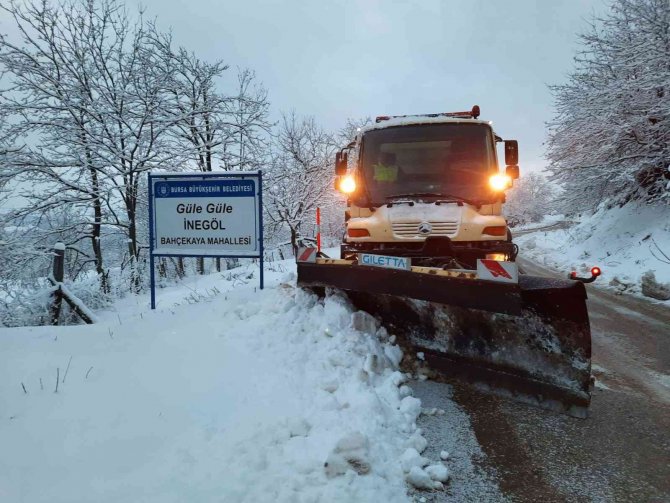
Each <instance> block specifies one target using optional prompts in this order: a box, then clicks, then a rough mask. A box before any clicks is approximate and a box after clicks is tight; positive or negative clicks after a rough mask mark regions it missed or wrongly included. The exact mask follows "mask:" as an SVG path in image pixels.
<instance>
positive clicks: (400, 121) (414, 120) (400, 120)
mask: <svg viewBox="0 0 670 503" xmlns="http://www.w3.org/2000/svg"><path fill="white" fill-rule="evenodd" d="M418 124H483V125H486V126H490V125H491V124H492V122H491V121H484V120H479V119H469V118H466V117H449V116H444V115H442V116H437V117H435V116H431V115H413V116H409V117H391V118H389V119H384V120H381V121H379V122H376V123H374V124H370V125H368V126H363V127H361V130H360V133H365V132H367V131H372V130H375V129H386V128H389V127H396V126H410V125H418Z"/></svg>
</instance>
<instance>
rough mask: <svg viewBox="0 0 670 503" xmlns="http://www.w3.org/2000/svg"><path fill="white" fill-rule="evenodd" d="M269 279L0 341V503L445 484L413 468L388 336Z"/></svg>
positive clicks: (415, 456)
mask: <svg viewBox="0 0 670 503" xmlns="http://www.w3.org/2000/svg"><path fill="white" fill-rule="evenodd" d="M256 272H257V271H256ZM252 274H253V271H252ZM226 275H228V276H227V279H228V280H227V281H226V280H225V278H226ZM280 277H281V275H280V274H274V275H273V274H270V281H269V282H270V283H271V287H270V288H267V289H266V290H264V291H259V290H257V288H256V287H255V286H254V285H253V282H252V281H253V280H252V281H247V283H246V284H242V283H243V281H240V278H242V279H244V278H246V276H239V275H238V276H237V277H234V275H231V273H225V274H214V275H211V276H208V277H205V278H200V279H198V281H199V283H198V287H197V290H195V289H193V288H188V287H175V288H171V289H166V290H161V291H160V292H159V308H158V309H157V310H156V311H154V312H150V311H147V310H146V307H145V303H146V298H139V299H138V298H130V299H127V300H125V301H120V302H119V303H118V304H117V307H116V309H117V310H118V312H107V313H101V318H102V321H101V323H99V324H96V325H93V326H74V327H36V328H18V329H0V414H1V417H0V446H2V447H1V448H0V501H8V502H9V501H30V502H41V501H45V502H46V501H48V502H50V503H54V502H90V501H96V502H104V501H110V502H112V501H113V502H117V501H144V502H147V501H156V502H162V503H165V502H172V501H174V502H176V501H180V502H183V501H193V502H204V501H235V502H243V501H248V502H266V501H267V502H270V501H273V502H274V501H285V502H298V501H300V502H308V501H314V502H316V501H329V502H332V501H347V502H349V501H357V502H359V501H370V502H372V501H374V502H378V501H386V502H393V501H406V500H407V498H408V496H407V486H406V484H405V480H406V478H409V480H410V481H411V482H413V483H415V484H417V485H420V486H422V487H426V488H439V487H440V486H441V484H440V483H439V482H438V481H444V480H446V478H447V477H448V473H447V472H446V470H445V469H444V468H443V467H441V465H440V464H439V463H438V464H437V465H434V466H433V467H432V468H430V469H425V470H424V468H423V467H424V466H425V465H426V464H427V463H428V460H426V459H425V458H422V457H421V456H420V452H421V451H422V450H423V448H425V440H424V439H423V438H422V437H421V435H420V431H417V429H416V425H415V420H416V418H417V416H418V415H419V413H420V410H421V407H420V402H419V400H417V399H415V398H413V397H411V396H409V395H410V394H411V390H409V388H408V387H407V386H405V385H403V383H404V380H405V376H404V375H403V374H401V373H400V372H399V371H398V370H397V365H398V362H399V361H400V359H401V357H402V353H401V351H400V349H399V348H398V347H397V346H396V345H394V344H393V342H392V338H389V337H388V334H386V332H385V331H384V330H383V329H379V328H378V327H377V326H376V325H375V323H374V321H373V320H372V319H369V318H366V316H367V315H364V314H363V313H354V311H353V310H352V308H351V306H350V305H349V304H348V303H347V302H346V301H345V300H344V299H343V298H341V297H339V296H337V295H331V296H328V297H327V298H326V299H325V300H319V299H318V298H317V297H316V296H314V295H312V294H309V293H306V292H304V291H302V290H299V289H296V288H294V287H292V286H290V283H289V284H284V283H280V280H279V279H280ZM247 279H249V278H247ZM293 284H294V282H293ZM352 318H354V322H352ZM361 321H362V322H361ZM354 326H356V327H357V328H358V329H356V328H354ZM366 327H367V328H366ZM57 379H58V382H57Z"/></svg>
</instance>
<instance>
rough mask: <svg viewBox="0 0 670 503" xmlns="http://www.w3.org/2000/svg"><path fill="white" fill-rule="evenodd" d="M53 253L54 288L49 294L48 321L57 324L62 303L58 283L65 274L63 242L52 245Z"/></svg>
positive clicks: (59, 283)
mask: <svg viewBox="0 0 670 503" xmlns="http://www.w3.org/2000/svg"><path fill="white" fill-rule="evenodd" d="M53 254H54V260H53V271H52V276H53V282H54V287H55V289H54V292H53V293H52V294H51V309H50V318H51V320H50V321H51V324H52V325H58V321H59V319H60V309H61V305H62V304H63V295H62V293H61V289H60V285H61V283H62V282H63V276H64V274H65V244H63V243H56V244H55V245H54V249H53Z"/></svg>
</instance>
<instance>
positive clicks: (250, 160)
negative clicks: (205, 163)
mask: <svg viewBox="0 0 670 503" xmlns="http://www.w3.org/2000/svg"><path fill="white" fill-rule="evenodd" d="M224 108H225V121H226V127H225V128H224V131H225V142H224V152H223V154H222V156H221V160H222V162H223V168H224V169H225V170H236V171H257V170H259V169H262V168H264V167H265V163H266V161H267V158H268V152H269V147H270V132H271V129H272V126H273V124H272V122H271V121H270V118H269V115H270V102H269V101H268V92H267V90H266V89H265V87H263V85H262V84H260V83H258V82H257V81H256V74H255V73H254V72H253V71H252V70H248V69H238V73H237V87H236V90H235V92H234V93H231V94H230V96H228V97H227V99H226V100H225V102H224Z"/></svg>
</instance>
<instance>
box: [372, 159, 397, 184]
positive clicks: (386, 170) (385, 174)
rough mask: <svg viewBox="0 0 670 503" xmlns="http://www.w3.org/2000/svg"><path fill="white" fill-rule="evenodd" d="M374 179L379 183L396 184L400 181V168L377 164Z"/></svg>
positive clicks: (374, 167)
mask: <svg viewBox="0 0 670 503" xmlns="http://www.w3.org/2000/svg"><path fill="white" fill-rule="evenodd" d="M373 169H374V170H375V172H374V179H375V181H377V182H395V181H396V180H397V179H398V166H384V165H383V164H381V163H377V164H375V165H374V166H373Z"/></svg>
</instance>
